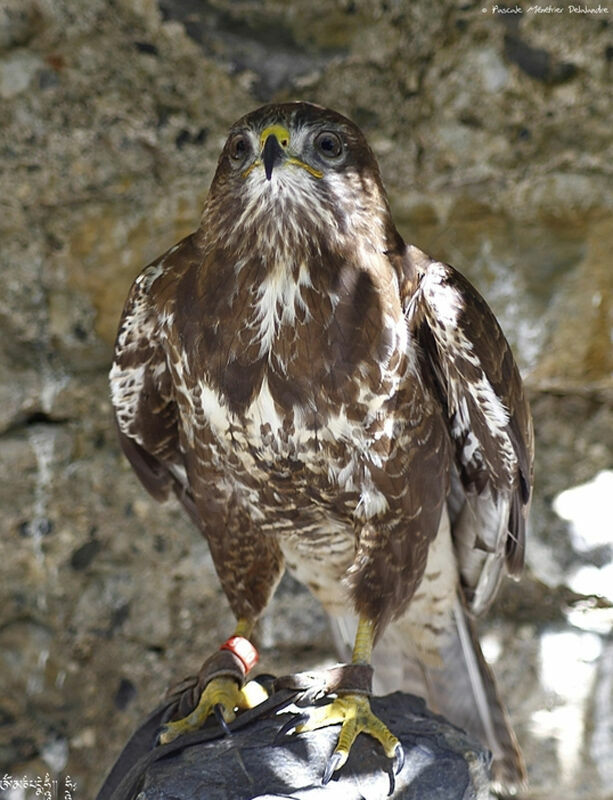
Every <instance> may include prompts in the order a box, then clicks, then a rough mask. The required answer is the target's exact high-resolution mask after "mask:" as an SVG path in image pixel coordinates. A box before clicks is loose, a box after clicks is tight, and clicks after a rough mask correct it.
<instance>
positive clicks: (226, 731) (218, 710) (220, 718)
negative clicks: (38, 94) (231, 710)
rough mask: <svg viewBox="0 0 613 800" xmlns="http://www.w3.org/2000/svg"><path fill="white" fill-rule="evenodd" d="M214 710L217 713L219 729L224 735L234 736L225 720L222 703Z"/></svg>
mask: <svg viewBox="0 0 613 800" xmlns="http://www.w3.org/2000/svg"><path fill="white" fill-rule="evenodd" d="M213 710H214V711H215V717H216V719H217V722H218V723H219V727H220V728H221V729H222V731H223V732H224V734H225V735H226V736H232V731H231V730H230V728H228V723H227V722H226V721H225V719H224V718H223V712H222V710H221V703H217V705H216V706H215V708H214V709H213Z"/></svg>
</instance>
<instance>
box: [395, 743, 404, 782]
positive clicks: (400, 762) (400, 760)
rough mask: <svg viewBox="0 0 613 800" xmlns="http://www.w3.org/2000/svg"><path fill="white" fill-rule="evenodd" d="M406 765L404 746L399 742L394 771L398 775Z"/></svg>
mask: <svg viewBox="0 0 613 800" xmlns="http://www.w3.org/2000/svg"><path fill="white" fill-rule="evenodd" d="M403 767H404V748H403V746H402V745H401V744H400V742H398V744H397V745H396V749H395V750H394V773H395V774H396V775H398V773H399V772H400V770H401V769H402V768H403Z"/></svg>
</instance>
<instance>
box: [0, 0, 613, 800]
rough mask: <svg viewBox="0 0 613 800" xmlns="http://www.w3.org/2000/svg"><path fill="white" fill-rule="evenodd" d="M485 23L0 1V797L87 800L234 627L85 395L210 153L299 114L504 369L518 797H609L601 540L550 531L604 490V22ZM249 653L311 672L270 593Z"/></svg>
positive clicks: (314, 7)
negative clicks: (327, 115)
mask: <svg viewBox="0 0 613 800" xmlns="http://www.w3.org/2000/svg"><path fill="white" fill-rule="evenodd" d="M590 5H592V6H593V8H594V9H597V8H598V6H597V4H596V3H587V4H585V5H584V6H581V7H580V8H583V9H587V8H588V7H589V6H590ZM502 8H503V7H502V6H501V5H500V6H499V5H495V4H493V3H490V2H489V0H486V2H483V3H473V2H467V3H459V2H454V1H453V0H444V2H441V3H439V4H432V3H431V2H429V0H414V2H410V3H409V2H408V0H296V2H292V3H286V2H280V1H279V0H257V1H256V0H235V1H234V2H232V0H208V1H207V0H202V1H201V2H199V1H198V0H87V2H85V0H0V126H1V127H0V159H1V163H2V171H1V173H0V232H1V241H2V247H1V248H0V261H1V264H0V288H1V291H0V454H1V458H0V478H1V479H0V520H1V523H0V525H1V531H2V534H1V538H0V585H1V587H2V589H1V592H2V602H1V603H0V686H1V691H0V756H1V758H2V763H0V774H4V773H7V774H9V775H11V776H13V778H20V777H22V776H23V775H27V776H31V777H32V779H35V778H36V777H37V776H38V777H40V776H44V775H45V774H47V773H48V774H49V775H50V776H51V777H52V778H53V779H58V778H61V777H62V776H64V777H65V776H67V775H68V776H71V778H72V779H73V780H76V782H77V783H78V789H77V791H76V793H75V797H87V796H91V795H92V794H93V792H94V790H95V788H96V787H97V785H98V784H99V783H100V780H101V778H102V777H103V774H104V772H105V770H106V769H107V768H108V767H109V766H110V764H111V763H112V761H113V759H114V757H115V755H116V754H117V752H118V751H119V749H120V748H121V745H122V743H123V741H124V740H125V738H126V737H127V735H128V733H129V731H130V730H131V728H132V727H133V726H134V725H135V723H136V721H137V720H139V718H140V717H141V716H142V715H143V714H144V713H145V712H147V711H148V710H149V709H150V708H151V707H153V706H154V705H155V704H156V703H157V700H158V698H159V696H160V693H161V692H162V691H163V690H164V689H165V687H166V686H167V685H168V683H170V682H172V681H173V680H175V679H177V678H179V677H181V676H182V675H184V674H187V673H188V672H190V671H192V670H193V669H194V668H195V667H196V666H197V665H198V664H199V663H200V661H201V660H202V658H203V656H204V655H206V654H207V653H208V652H209V651H210V650H211V649H212V648H214V647H215V646H217V644H218V642H219V641H220V640H221V639H224V638H225V637H226V636H227V634H228V632H229V631H230V630H231V628H232V619H231V615H230V613H229V611H228V609H227V605H226V603H225V600H224V598H223V596H222V594H221V591H220V589H219V586H218V582H217V579H216V576H215V574H214V570H213V568H212V564H211V561H210V558H209V555H208V552H207V549H206V546H205V545H204V543H203V542H201V541H200V539H199V538H198V536H197V534H196V533H195V532H194V530H193V529H192V528H191V527H190V525H189V524H188V522H187V521H186V520H185V518H184V517H183V515H182V513H181V512H180V510H179V509H178V508H177V507H176V506H175V505H173V504H168V505H167V506H165V507H163V508H160V507H158V506H157V505H156V504H155V503H154V502H153V501H152V500H150V499H149V497H148V496H146V494H145V493H144V491H143V490H142V489H141V488H140V485H139V484H138V483H137V480H136V478H135V476H134V475H133V474H132V472H131V471H130V469H129V467H128V466H127V464H126V462H125V460H124V459H123V458H122V456H121V455H120V453H119V450H118V446H117V443H116V439H115V432H114V429H113V423H112V419H111V410H110V404H109V399H108V390H107V378H106V375H107V372H108V368H109V365H110V359H111V348H112V341H113V337H114V333H115V328H116V325H117V321H118V317H119V313H120V311H121V307H122V304H123V301H124V299H125V296H126V293H127V290H128V287H129V285H130V283H131V281H132V280H133V278H134V276H135V275H136V273H137V272H138V271H139V270H140V268H141V267H142V266H143V265H144V264H146V263H147V262H148V261H149V260H151V259H152V258H154V257H155V256H156V255H158V254H159V253H160V252H162V251H163V250H165V249H166V248H167V247H169V246H170V245H171V244H173V243H174V242H175V241H177V240H178V239H179V238H180V237H181V236H183V235H184V234H186V233H188V232H189V231H191V230H192V229H193V228H194V227H195V226H196V224H197V222H198V217H199V209H200V207H201V204H202V201H203V198H204V196H205V194H206V190H207V187H208V184H209V182H210V179H211V177H212V174H213V170H214V167H215V162H216V158H217V155H218V153H219V150H220V148H221V146H222V143H223V141H224V139H225V132H226V130H227V128H228V127H229V125H230V124H231V123H232V122H233V121H234V120H235V119H236V118H238V117H239V116H241V115H242V114H243V113H245V112H246V111H247V110H249V109H251V108H254V107H256V106H257V105H259V104H261V103H263V102H267V101H269V100H285V99H295V98H303V99H309V100H312V101H315V102H319V103H322V104H325V105H330V106H332V107H334V108H337V109H338V110H339V111H341V112H343V113H345V114H347V115H349V116H350V117H352V118H353V119H354V120H355V121H356V122H358V123H359V124H360V125H361V126H362V127H363V129H364V131H365V133H366V134H367V136H368V138H369V140H370V141H371V143H372V145H373V147H374V149H375V151H376V153H377V156H378V158H379V160H380V164H381V168H382V172H383V175H384V178H385V181H386V185H387V187H388V189H389V193H390V198H391V201H392V206H393V208H394V213H395V216H396V218H397V220H398V222H399V227H400V229H401V232H402V233H403V235H404V236H405V237H406V238H407V239H408V240H410V241H413V242H415V243H416V244H418V245H419V246H421V247H422V248H423V249H425V250H427V251H429V252H431V253H432V254H433V255H436V256H437V257H440V258H443V259H445V260H448V261H450V262H452V263H453V264H454V265H455V266H457V267H459V268H460V269H461V270H463V271H464V272H465V273H466V274H467V275H468V276H469V277H470V279H471V280H472V281H473V282H475V283H476V285H477V286H478V287H479V288H480V290H481V291H482V293H483V294H485V296H486V297H487V298H488V300H489V301H490V303H491V305H492V306H493V308H494V309H495V311H496V313H497V314H498V315H499V317H500V319H501V321H502V323H503V327H504V328H505V330H506V332H507V334H508V337H509V339H510V340H511V342H512V343H513V345H514V347H515V350H516V353H517V356H518V359H519V361H520V363H521V366H522V369H523V371H524V374H525V376H526V379H527V382H528V385H529V387H530V392H531V396H532V399H533V409H534V415H535V426H536V434H537V448H538V451H537V452H538V455H537V493H536V498H535V503H534V512H533V517H532V531H531V547H530V550H529V553H528V561H529V568H528V570H527V575H526V578H525V580H524V581H522V583H521V584H520V585H519V587H517V586H515V585H509V586H506V587H505V589H504V591H503V593H502V597H501V600H500V602H499V603H498V605H497V606H496V609H495V610H494V613H493V614H492V615H491V616H490V618H489V620H488V621H487V622H486V623H485V624H484V628H483V630H484V634H485V643H486V646H487V651H488V654H489V656H490V657H491V658H492V660H493V661H494V662H495V663H494V667H495V669H496V670H497V672H498V673H499V674H500V675H501V676H502V679H503V680H502V683H503V686H504V688H505V691H504V694H505V696H506V698H507V701H508V704H509V706H510V709H511V713H512V715H513V718H514V720H515V724H516V728H517V731H518V735H519V737H520V739H521V741H522V744H523V746H524V748H525V751H526V755H527V758H528V762H529V764H528V765H529V771H530V777H531V781H532V786H533V789H534V791H535V792H536V793H539V796H556V797H560V796H564V797H565V798H590V799H591V800H594V799H595V798H600V797H604V796H605V794H606V793H607V792H608V791H610V786H611V781H612V779H613V756H612V755H611V754H612V753H613V745H612V741H613V730H612V728H613V722H612V708H613V695H612V693H611V685H612V674H611V670H612V668H611V663H612V661H613V659H612V652H611V641H610V633H611V626H612V622H613V618H612V615H611V611H610V608H607V600H606V597H600V598H596V597H592V598H586V597H584V596H583V595H584V594H591V593H596V594H598V593H600V594H601V595H606V594H607V592H608V597H609V600H610V599H613V598H612V594H613V592H611V590H610V586H611V585H613V576H611V569H612V568H611V559H612V558H613V553H612V547H611V532H610V528H609V530H608V531H607V530H606V529H605V526H606V520H605V518H604V514H605V512H604V505H602V506H600V508H601V509H602V510H601V511H600V512H597V513H595V514H594V521H593V522H592V524H591V525H590V526H589V531H590V533H591V538H590V536H588V538H587V539H586V538H585V536H583V537H582V535H581V533H580V531H579V528H578V525H579V524H580V523H579V522H577V519H576V514H578V513H582V512H583V513H585V512H586V511H588V510H590V509H591V510H592V511H594V510H596V511H597V509H598V508H599V506H598V505H597V503H598V502H602V498H603V496H604V493H606V491H607V488H606V487H607V486H608V485H609V484H608V483H607V481H609V477H608V476H610V475H611V473H610V470H611V469H612V468H613V378H612V371H613V346H612V330H613V270H612V269H611V259H610V254H611V252H612V251H613V222H612V219H613V217H612V215H611V209H612V206H613V191H612V183H611V180H610V177H611V176H610V172H611V164H612V163H613V159H612V157H611V116H610V115H611V110H610V109H611V105H610V102H611V96H610V78H611V57H612V53H613V45H612V43H611V36H610V16H611V13H613V11H612V10H609V12H608V13H605V12H604V11H601V12H599V13H587V11H583V12H576V13H571V12H570V11H569V10H568V7H567V6H560V8H562V12H560V13H555V12H550V13H546V12H545V11H541V12H537V11H534V8H537V7H534V6H533V7H532V8H533V10H532V11H528V10H527V9H528V6H527V4H525V8H526V12H525V13H524V14H517V13H513V9H515V8H516V7H515V6H510V7H509V11H508V12H503V10H502ZM539 8H543V9H545V8H546V7H545V6H542V7H539ZM601 8H602V6H601ZM596 476H599V478H598V480H599V481H600V483H598V484H590V486H596V485H597V486H600V487H601V491H600V494H599V493H598V491H597V489H594V492H595V494H593V495H590V497H594V498H596V499H594V500H589V501H588V500H585V499H584V500H579V502H578V504H577V503H575V506H573V508H574V511H573V512H572V513H571V512H568V511H564V508H567V506H564V504H562V505H560V502H558V501H559V497H558V496H559V495H560V493H561V492H562V491H563V490H566V489H569V488H570V487H574V486H577V485H579V484H586V483H589V482H590V481H593V480H594V479H595V477H596ZM602 487H604V490H602ZM608 491H609V494H610V489H609V490H608ZM572 496H575V495H572ZM580 497H584V498H585V497H587V495H580ZM556 498H557V499H556ZM566 498H567V499H568V495H567V496H566ZM598 498H600V500H598ZM556 503H557V505H555V504H556ZM554 505H555V508H557V510H558V512H560V513H556V511H555V510H554ZM588 505H589V506H590V508H589V509H588V508H587V506H588ZM563 506H564V507H563ZM577 507H578V510H577ZM573 514H574V515H575V517H573ZM572 518H575V522H574V523H573V522H571V521H570V520H571V519H572ZM599 525H600V526H601V528H599V527H598V526H599ZM599 530H600V531H604V533H602V532H601V533H600V534H599V533H598V531H599ZM609 577H610V580H609ZM260 642H261V650H262V652H263V665H262V666H263V667H264V668H265V669H269V670H274V671H275V672H277V673H280V672H284V671H294V670H296V669H298V668H306V667H309V666H314V665H315V664H318V663H323V662H325V661H327V660H330V658H331V653H332V645H331V640H330V635H329V633H328V631H327V627H326V622H325V619H324V617H323V615H322V612H321V611H320V609H319V608H318V607H317V605H316V604H315V602H314V601H313V600H312V599H311V598H310V597H309V595H307V594H306V593H305V592H304V591H303V590H301V589H300V587H298V586H297V585H296V584H295V583H293V582H292V581H291V580H289V579H286V580H284V582H283V583H282V585H281V587H280V589H279V591H278V593H277V596H276V598H275V600H274V602H273V604H272V607H271V611H270V613H269V614H268V615H267V617H266V618H265V620H264V621H263V622H262V625H261V630H260ZM560 665H563V666H565V669H562V668H561V666H560ZM554 667H555V668H556V669H557V672H556V669H554ZM25 796H26V797H29V796H30V794H28V793H27V792H26V794H25ZM31 796H34V795H33V794H32V795H31Z"/></svg>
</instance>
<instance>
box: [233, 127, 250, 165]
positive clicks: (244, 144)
mask: <svg viewBox="0 0 613 800" xmlns="http://www.w3.org/2000/svg"><path fill="white" fill-rule="evenodd" d="M248 150H249V144H248V140H247V137H246V136H245V134H244V133H237V134H235V135H234V136H233V137H232V138H231V139H230V143H229V145H228V153H229V155H230V159H231V160H232V161H233V162H234V163H235V164H236V165H238V164H242V163H243V161H244V160H245V158H246V157H247V153H248Z"/></svg>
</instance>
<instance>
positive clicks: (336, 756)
mask: <svg viewBox="0 0 613 800" xmlns="http://www.w3.org/2000/svg"><path fill="white" fill-rule="evenodd" d="M343 755H345V754H343V753H336V752H335V753H332V755H331V756H330V758H329V759H328V763H327V764H326V769H325V770H324V774H323V776H322V778H321V782H322V784H323V785H324V786H325V785H326V784H327V783H330V779H331V778H332V775H334V773H335V772H336V770H337V769H340V768H341V767H342V766H343V764H344V763H345V761H346V760H347V756H346V755H345V757H344V758H343Z"/></svg>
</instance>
